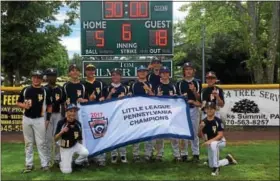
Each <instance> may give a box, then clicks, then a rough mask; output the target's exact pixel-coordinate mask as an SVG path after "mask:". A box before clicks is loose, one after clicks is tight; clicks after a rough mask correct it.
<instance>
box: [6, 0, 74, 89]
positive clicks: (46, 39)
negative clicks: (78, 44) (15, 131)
mask: <svg viewBox="0 0 280 181" xmlns="http://www.w3.org/2000/svg"><path fill="white" fill-rule="evenodd" d="M78 5H79V3H78V2H66V3H65V2H62V1H38V2H36V1H32V2H31V1H11V2H7V1H1V6H2V9H1V28H2V31H1V32H2V34H1V37H2V38H1V44H2V46H1V48H2V50H1V59H2V66H3V68H4V69H3V70H4V73H5V75H6V80H7V82H6V83H7V85H12V79H13V74H16V77H17V79H18V78H19V77H20V76H21V75H23V74H28V73H29V72H30V70H31V69H34V68H35V67H37V65H38V64H39V61H41V60H42V59H43V57H45V56H49V54H50V53H51V52H53V50H54V47H55V46H57V43H58V42H59V37H61V36H68V35H69V34H70V32H71V28H70V26H71V25H73V24H74V22H75V19H76V18H78V14H77V8H78ZM64 6H68V7H69V11H68V12H67V17H68V18H67V19H66V20H64V22H63V23H62V24H60V25H59V26H56V25H54V24H53V22H54V21H56V18H55V15H57V14H58V13H59V10H60V8H61V7H64Z"/></svg>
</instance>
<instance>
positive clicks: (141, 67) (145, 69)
mask: <svg viewBox="0 0 280 181" xmlns="http://www.w3.org/2000/svg"><path fill="white" fill-rule="evenodd" d="M138 71H148V68H147V67H145V66H144V65H140V66H139V67H138V68H137V72H138Z"/></svg>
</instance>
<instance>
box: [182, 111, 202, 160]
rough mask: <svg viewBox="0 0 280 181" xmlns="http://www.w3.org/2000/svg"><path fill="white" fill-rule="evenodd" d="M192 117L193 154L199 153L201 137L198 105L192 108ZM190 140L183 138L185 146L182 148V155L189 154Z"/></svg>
mask: <svg viewBox="0 0 280 181" xmlns="http://www.w3.org/2000/svg"><path fill="white" fill-rule="evenodd" d="M190 117H191V121H192V126H193V133H194V140H191V147H192V154H193V155H199V137H198V135H197V134H198V126H199V111H198V108H197V107H194V108H190ZM188 142H189V140H185V139H183V143H184V144H183V146H182V149H181V155H182V156H185V155H188Z"/></svg>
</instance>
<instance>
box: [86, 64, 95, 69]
mask: <svg viewBox="0 0 280 181" xmlns="http://www.w3.org/2000/svg"><path fill="white" fill-rule="evenodd" d="M95 69H96V67H95V66H94V65H93V64H91V63H90V64H88V65H87V66H86V70H95Z"/></svg>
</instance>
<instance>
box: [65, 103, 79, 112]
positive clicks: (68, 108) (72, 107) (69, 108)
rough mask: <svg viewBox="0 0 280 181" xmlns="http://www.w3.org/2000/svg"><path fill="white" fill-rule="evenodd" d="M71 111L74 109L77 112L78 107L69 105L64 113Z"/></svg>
mask: <svg viewBox="0 0 280 181" xmlns="http://www.w3.org/2000/svg"><path fill="white" fill-rule="evenodd" d="M71 109H76V110H77V111H78V110H79V109H80V108H78V107H77V106H76V104H69V105H67V107H66V111H69V110H71Z"/></svg>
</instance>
